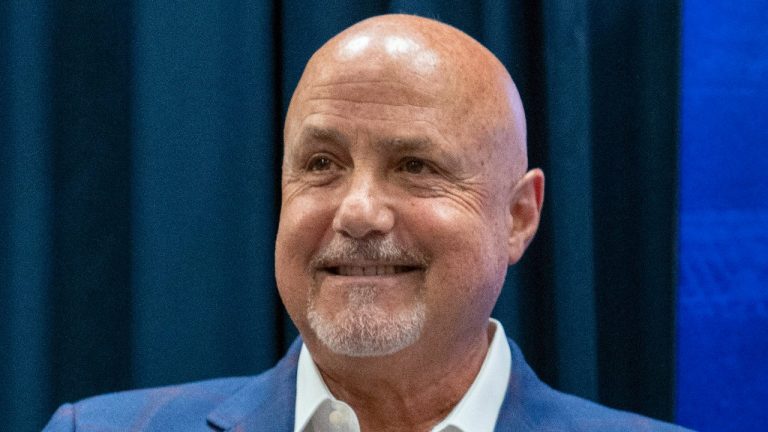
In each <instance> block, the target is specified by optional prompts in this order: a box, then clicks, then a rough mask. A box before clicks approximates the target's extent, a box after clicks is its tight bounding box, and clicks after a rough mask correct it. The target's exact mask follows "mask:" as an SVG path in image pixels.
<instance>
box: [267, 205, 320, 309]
mask: <svg viewBox="0 0 768 432" xmlns="http://www.w3.org/2000/svg"><path fill="white" fill-rule="evenodd" d="M332 215H333V213H332V212H330V211H328V210H327V209H326V208H325V206H324V205H322V200H317V199H311V198H298V199H294V200H291V201H290V202H288V203H283V206H282V208H281V210H280V223H279V225H278V230H277V239H276V241H275V277H276V279H277V287H278V290H279V291H280V296H281V297H282V298H283V302H284V303H285V305H286V308H287V309H288V312H289V313H290V314H291V315H292V316H293V315H294V313H295V312H297V309H301V308H303V307H304V305H305V304H306V295H307V292H308V289H309V286H310V284H311V280H310V278H311V275H310V274H309V273H308V272H307V271H306V270H307V265H308V264H309V260H310V259H311V258H312V256H313V254H314V253H315V252H316V251H317V249H318V247H319V245H320V244H322V241H323V236H325V235H330V231H331V222H332V220H333V216H332ZM294 319H296V318H295V317H294Z"/></svg>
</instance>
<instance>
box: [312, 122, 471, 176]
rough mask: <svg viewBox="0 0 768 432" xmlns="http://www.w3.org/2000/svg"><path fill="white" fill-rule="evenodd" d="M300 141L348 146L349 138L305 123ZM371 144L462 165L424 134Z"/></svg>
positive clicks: (336, 130)
mask: <svg viewBox="0 0 768 432" xmlns="http://www.w3.org/2000/svg"><path fill="white" fill-rule="evenodd" d="M300 136H301V138H300V140H301V141H306V140H307V139H312V140H316V141H322V142H326V143H332V144H336V145H341V146H344V147H347V148H349V146H350V144H351V143H350V139H349V137H348V136H347V135H345V134H344V133H342V132H341V131H339V130H338V129H335V128H333V127H320V126H315V125H307V126H306V127H305V128H304V130H302V132H301V135H300ZM373 145H374V146H375V147H376V149H377V150H378V151H382V152H391V153H411V152H418V153H431V154H434V155H436V156H439V157H440V159H442V160H443V162H445V163H447V164H448V165H449V166H452V167H454V168H456V169H458V168H459V167H462V166H463V163H462V162H461V160H460V159H459V158H458V157H456V155H454V154H451V152H449V151H446V150H445V149H442V148H440V146H438V145H435V143H434V142H433V141H432V139H430V138H429V137H426V136H423V137H422V136H413V137H407V136H406V137H387V138H382V139H378V140H376V141H374V142H373Z"/></svg>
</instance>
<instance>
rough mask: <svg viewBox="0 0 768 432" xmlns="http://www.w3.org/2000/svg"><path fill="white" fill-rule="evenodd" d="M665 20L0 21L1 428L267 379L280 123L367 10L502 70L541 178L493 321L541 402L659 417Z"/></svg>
mask: <svg viewBox="0 0 768 432" xmlns="http://www.w3.org/2000/svg"><path fill="white" fill-rule="evenodd" d="M678 8H679V5H678V4H677V3H676V2H661V1H652V2H643V3H637V2H630V1H620V2H607V1H594V2H587V1H568V2H566V1H553V2H544V4H540V3H539V2H531V1H523V0H518V1H510V2H498V1H480V2H460V1H440V2H438V1H425V0H412V1H391V2H387V1H383V0H382V1H378V2H353V1H342V2H335V3H333V5H327V4H322V3H317V2H301V1H296V0H286V1H275V2H247V1H244V0H235V1H226V2H225V1H201V0H193V1H189V2H168V3H156V2H150V1H147V0H133V1H128V2H126V1H118V0H106V1H103V2H99V3H98V4H94V3H93V2H86V1H84V0H72V1H69V2H65V3H62V2H51V1H46V0H26V1H21V0H9V1H7V2H2V3H1V4H0V20H1V21H0V73H2V75H0V193H2V195H0V210H1V212H0V272H1V273H0V301H2V302H1V303H0V314H1V315H2V317H3V318H2V320H0V343H2V344H3V346H4V347H5V349H3V350H0V380H2V381H3V382H4V386H2V387H1V388H0V410H1V412H3V413H4V414H6V426H7V427H8V428H9V429H14V430H39V429H40V428H41V427H42V425H43V424H44V423H45V421H46V419H47V417H48V416H49V415H50V414H51V413H52V412H53V410H54V408H55V406H57V405H59V404H61V403H63V402H66V401H73V400H77V399H80V398H83V397H86V396H89V395H92V394H96V393H103V392H108V391H115V390H122V389H127V388H134V387H142V386H156V385H164V384H170V383H175V382H182V381H189V380H197V379H205V378H209V377H215V376H225V375H243V374H254V373H257V372H259V371H261V370H263V369H265V368H268V367H269V366H270V365H272V364H273V363H274V362H275V361H276V360H277V358H279V357H280V355H281V353H282V351H283V350H284V349H285V347H286V345H287V343H289V342H290V340H292V339H293V337H294V336H295V334H296V333H295V329H294V328H293V326H292V325H291V324H290V321H289V320H288V319H287V316H286V314H285V313H284V311H283V309H282V306H281V304H280V300H279V298H278V296H277V292H276V289H275V282H274V275H273V272H274V258H273V252H274V234H275V230H276V226H277V217H278V211H279V207H278V204H279V191H278V188H279V172H280V159H281V157H282V149H281V145H282V142H281V140H282V121H283V116H284V113H285V109H286V108H287V105H288V102H289V100H290V95H291V92H292V90H293V88H294V86H295V85H296V82H297V81H298V79H299V76H300V75H301V72H302V68H303V66H304V64H305V63H306V61H307V60H308V59H309V56H310V55H311V53H312V52H313V51H314V50H315V49H317V48H318V47H319V46H320V45H321V44H322V43H323V42H324V41H325V40H327V39H328V38H329V37H330V36H332V35H333V34H335V33H337V32H338V31H340V30H342V29H343V28H345V27H346V26H348V25H350V24H352V23H354V22H356V21H359V20H361V19H363V18H366V17H368V16H371V15H375V14H380V13H386V12H407V13H417V14H420V15H424V16H428V17H433V18H437V19H441V20H443V21H445V22H447V23H449V24H452V25H455V26H457V27H459V28H461V29H462V30H464V31H466V32H467V33H469V34H470V35H472V36H473V37H475V38H477V39H478V40H479V41H480V42H482V43H483V44H485V45H486V46H487V47H488V48H489V49H491V51H493V52H494V53H495V54H496V55H497V56H498V57H499V58H500V59H501V61H502V62H503V63H504V64H505V65H506V66H507V68H508V69H509V70H510V73H511V74H512V76H513V78H514V79H515V81H516V83H517V84H518V87H519V89H520V92H521V95H522V98H523V101H524V104H525V106H526V112H527V121H528V132H529V133H528V135H529V146H530V160H531V165H532V166H538V167H541V168H543V169H544V171H545V173H546V175H547V186H546V194H545V195H546V197H545V207H544V217H543V221H542V226H541V229H540V231H539V234H538V235H537V238H536V239H535V240H534V242H533V245H532V246H531V248H530V250H529V251H528V253H527V254H526V256H525V257H524V258H523V260H522V262H521V263H520V264H519V265H517V266H515V267H512V268H511V269H510V272H509V275H508V278H507V282H506V283H505V288H504V290H503V292H502V295H501V298H500V300H499V303H498V305H497V307H496V310H495V312H494V315H495V316H496V317H498V318H499V319H500V320H501V321H502V322H503V323H504V325H505V327H507V328H508V332H509V333H510V334H511V335H512V336H513V337H514V338H515V339H516V340H518V342H519V343H520V344H521V346H522V348H523V351H524V352H525V354H526V356H527V358H528V359H529V361H530V362H531V363H532V365H533V367H534V369H536V371H537V372H538V373H539V375H540V376H541V377H542V378H543V379H544V380H545V381H546V382H548V383H550V384H551V385H553V386H555V387H557V388H559V389H562V390H564V391H567V392H571V393H575V394H578V395H581V396H584V397H587V398H590V399H593V400H597V401H599V402H601V403H605V404H608V405H610V406H614V407H619V408H625V409H631V410H635V411H639V412H642V413H645V414H648V415H652V416H654V417H658V418H664V419H670V418H671V415H672V412H673V411H672V402H673V400H672V394H673V393H672V390H673V387H672V386H673V381H674V380H673V377H674V375H673V368H672V366H673V364H674V362H673V361H674V358H673V356H674V346H673V343H674V341H673V338H672V335H673V329H674V316H673V312H674V303H673V302H674V288H675V279H674V276H675V274H674V273H675V272H674V270H675V266H676V263H675V254H674V248H675V235H676V234H675V217H676V216H675V214H676V213H675V212H676V187H677V185H676V182H677V174H676V166H677V165H676V164H677V156H676V154H677V132H676V130H677V93H678V89H677V87H678V77H677V67H678V66H677V65H678V57H679V54H678V31H679V11H678Z"/></svg>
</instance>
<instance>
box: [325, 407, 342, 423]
mask: <svg viewBox="0 0 768 432" xmlns="http://www.w3.org/2000/svg"><path fill="white" fill-rule="evenodd" d="M328 421H329V422H331V424H332V425H334V426H341V424H342V423H344V413H342V412H341V411H338V410H333V411H331V413H330V414H329V415H328Z"/></svg>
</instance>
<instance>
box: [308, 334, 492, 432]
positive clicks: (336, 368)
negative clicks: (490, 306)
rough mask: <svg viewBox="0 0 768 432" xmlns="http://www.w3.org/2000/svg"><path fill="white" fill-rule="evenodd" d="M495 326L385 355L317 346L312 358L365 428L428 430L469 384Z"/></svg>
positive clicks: (330, 388)
mask: <svg viewBox="0 0 768 432" xmlns="http://www.w3.org/2000/svg"><path fill="white" fill-rule="evenodd" d="M493 330H494V329H493V328H492V326H487V327H486V328H485V329H482V330H481V331H479V332H475V334H474V335H471V336H469V337H466V338H464V339H460V340H458V341H457V339H452V340H450V344H449V346H440V344H439V343H427V342H417V343H416V344H414V345H413V346H411V347H408V348H405V349H403V350H402V351H400V352H398V353H395V354H392V355H388V356H384V357H369V358H354V357H346V356H343V357H342V356H338V355H335V354H329V353H328V352H327V351H325V350H320V351H319V352H318V354H320V355H318V356H317V357H316V356H315V354H314V353H313V359H314V360H315V362H316V364H317V366H318V369H319V370H320V374H321V375H322V377H323V380H324V381H325V383H326V385H327V386H328V388H329V390H330V391H331V393H333V395H334V396H335V397H336V398H337V399H340V400H343V401H345V402H346V403H348V404H349V405H350V406H351V407H352V408H353V409H354V410H355V413H356V414H357V417H358V420H359V421H360V426H361V429H362V430H363V431H366V432H368V431H395V430H402V431H405V430H407V431H429V430H431V428H432V427H433V426H434V425H436V424H437V423H439V422H440V421H441V420H442V419H443V418H445V417H446V416H447V415H448V413H450V411H451V410H452V409H453V408H454V407H455V406H456V404H458V402H459V401H460V400H461V398H462V397H463V396H464V394H465V393H466V392H467V390H468V389H469V387H470V386H471V385H472V382H473V381H474V380H475V377H476V376H477V374H478V372H479V371H480V367H481V366H482V364H483V361H484V360H485V357H486V354H487V352H488V347H489V344H490V341H491V338H492V336H493ZM315 352H317V351H315Z"/></svg>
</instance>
